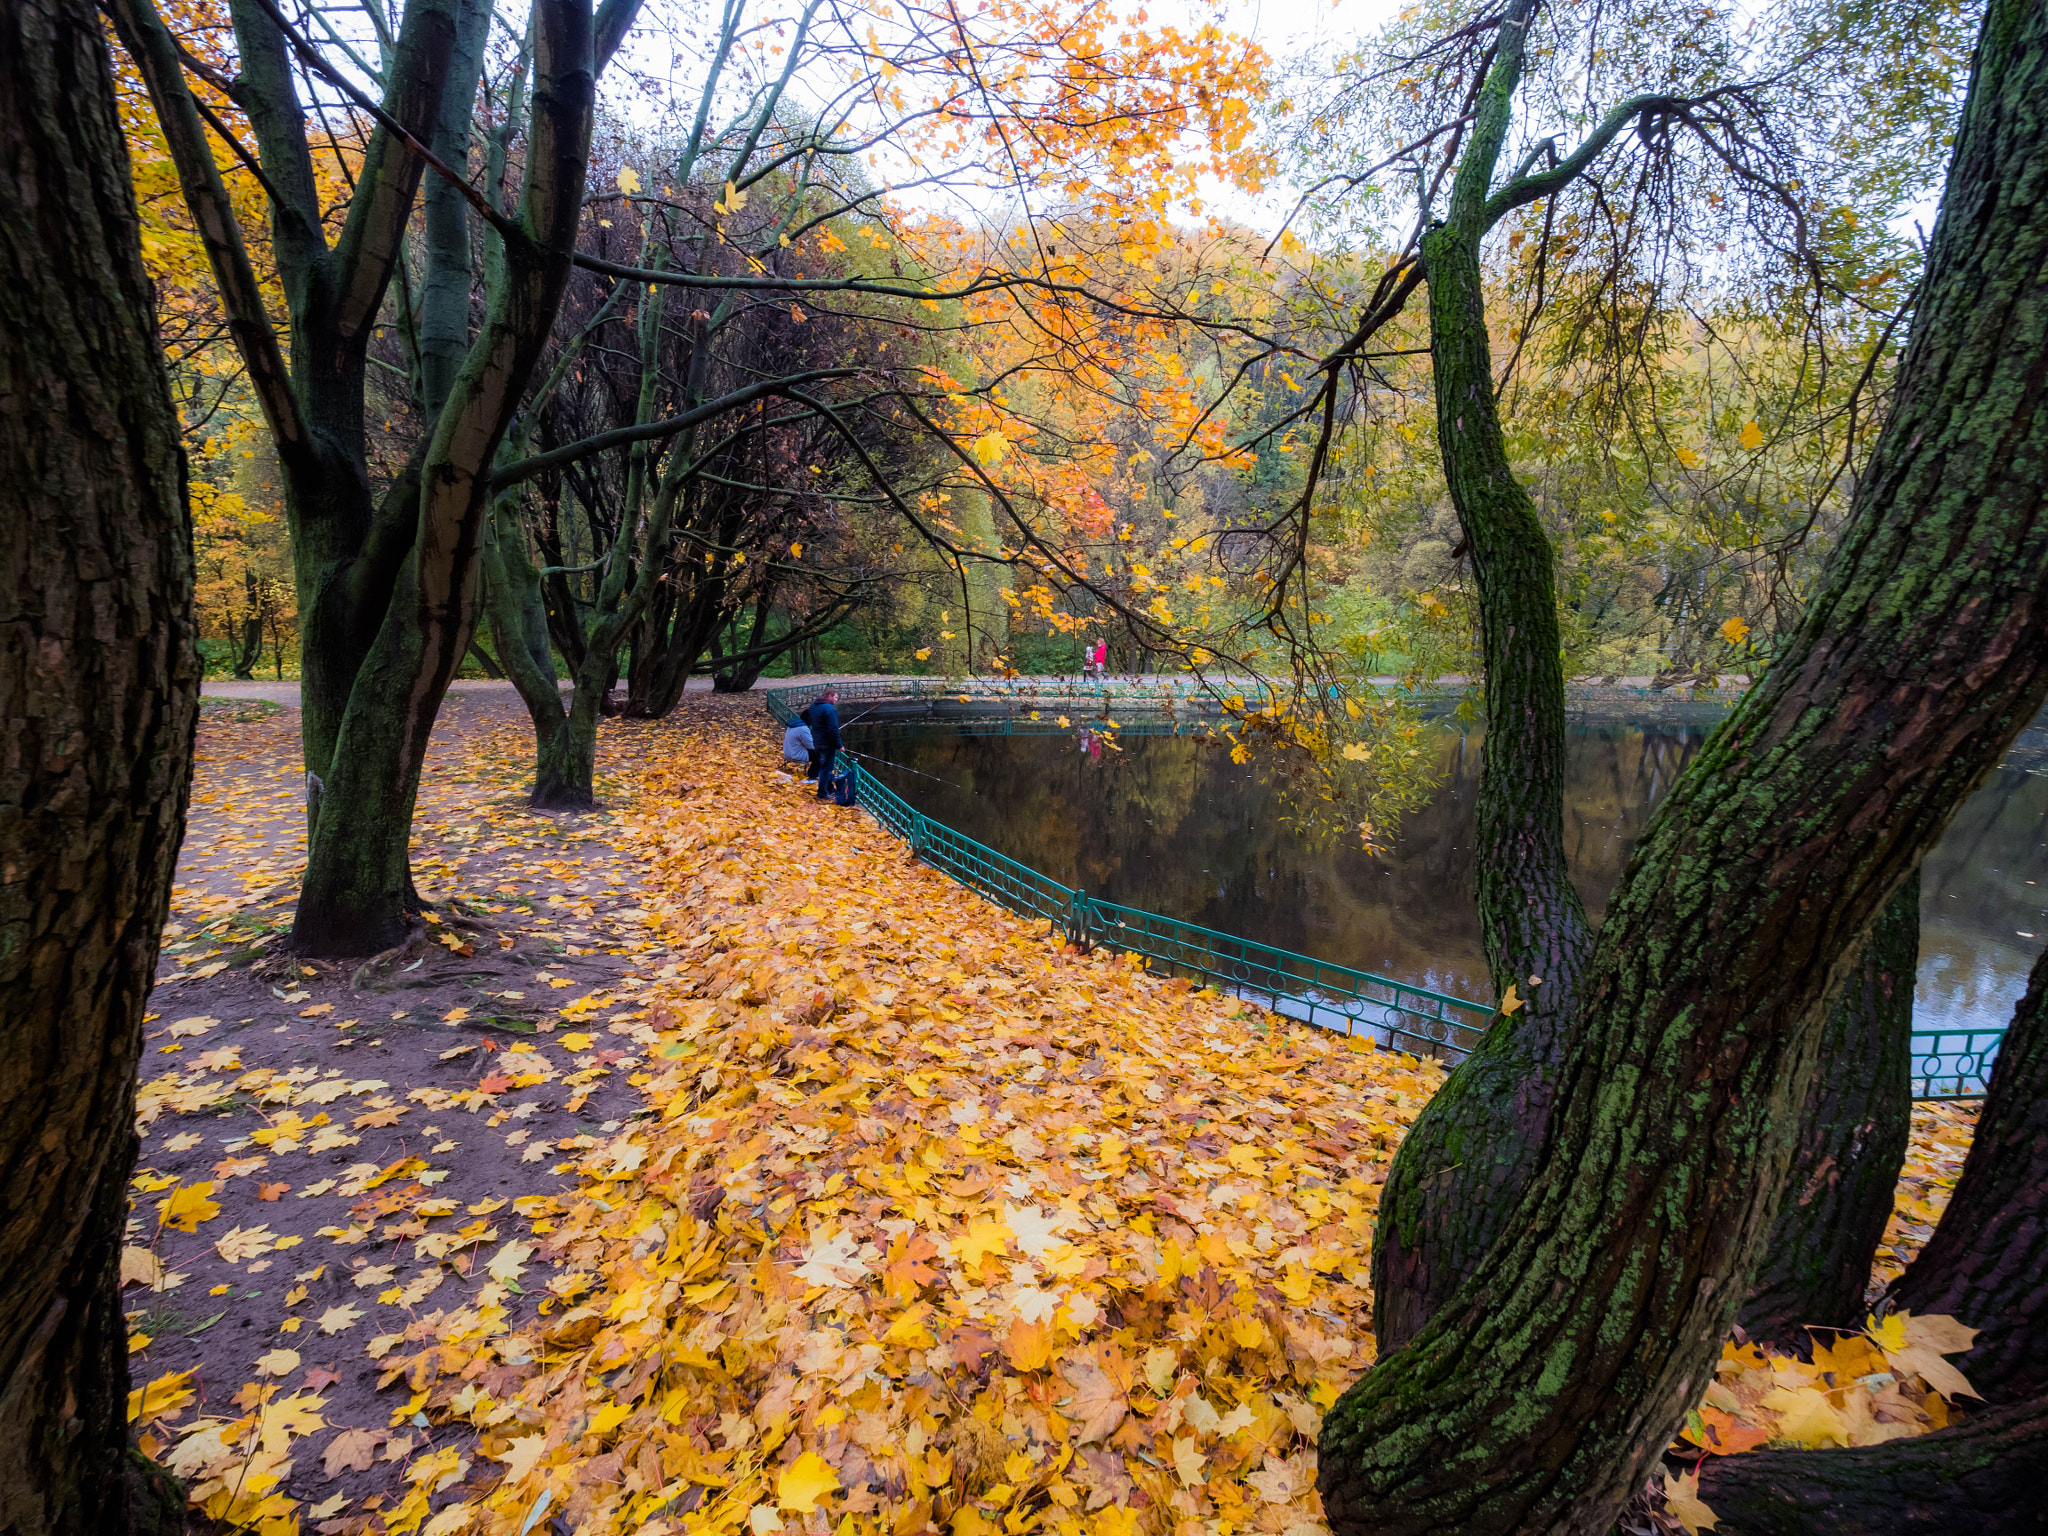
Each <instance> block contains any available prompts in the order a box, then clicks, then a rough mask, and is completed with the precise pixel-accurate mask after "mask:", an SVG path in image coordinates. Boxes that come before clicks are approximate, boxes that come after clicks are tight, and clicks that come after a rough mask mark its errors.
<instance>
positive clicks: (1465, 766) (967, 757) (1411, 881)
mask: <svg viewBox="0 0 2048 1536" xmlns="http://www.w3.org/2000/svg"><path fill="white" fill-rule="evenodd" d="M1424 739H1425V741H1426V743H1427V750H1428V751H1429V752H1430V753H1431V754H1433V757H1434V766H1435V768H1436V771H1437V772H1438V773H1439V774H1440V776H1441V777H1440V783H1439V787H1438V789H1437V791H1436V794H1435V795H1434V797H1433V798H1432V799H1431V800H1430V801H1429V802H1428V803H1427V804H1426V805H1424V806H1423V807H1422V808H1421V809H1419V810H1417V811H1415V812H1413V813H1412V814H1410V815H1409V816H1408V817H1407V818H1405V820H1404V821H1403V822H1402V824H1401V827H1400V830H1399V835H1398V836H1397V838H1396V839H1395V840H1394V843H1393V846H1392V848H1391V849H1390V851H1389V852H1388V853H1386V854H1385V855H1384V856H1379V857H1375V856H1371V855H1367V854H1365V853H1363V852H1362V851H1360V850H1359V849H1358V848H1357V847H1356V846H1355V845H1350V844H1348V843H1347V842H1345V841H1344V840H1341V839H1325V840H1322V841H1320V842H1317V841H1313V840H1311V839H1308V838H1306V837H1304V835H1303V834H1302V832H1301V830H1300V829H1299V828H1298V827H1296V826H1294V825H1291V824H1289V823H1288V822H1287V821H1285V820H1284V819H1283V818H1282V817H1281V816H1280V815H1278V814H1276V813H1275V810H1274V806H1275V804H1276V803H1277V802H1276V796H1275V793H1274V787H1273V785H1272V784H1271V783H1269V782H1267V781H1266V779H1265V777H1264V775H1262V773H1261V771H1260V767H1259V765H1258V764H1256V763H1255V764H1250V765H1240V764H1234V763H1232V762H1231V761H1230V759H1229V754H1228V753H1227V752H1222V751H1217V750H1215V749H1213V748H1209V747H1205V746H1203V745H1201V744H1200V743H1198V742H1196V741H1193V740H1190V739H1188V738H1165V737H1158V738H1142V739H1133V740H1130V741H1127V742H1125V743H1123V744H1122V748H1123V749H1122V750H1121V751H1105V752H1103V753H1102V754H1101V756H1100V759H1099V760H1098V761H1091V760H1090V759H1089V757H1088V755H1087V754H1086V753H1085V752H1084V751H1081V750H1079V748H1078V745H1077V741H1076V739H1075V738H1072V737H965V736H959V735H947V734H942V733H941V734H933V735H930V736H925V737H916V738H910V739H905V740H895V741H890V742H888V743H886V744H885V745H878V746H877V747H876V749H875V750H876V751H877V752H878V753H880V754H883V755H886V756H888V757H890V758H892V759H894V760H896V761H897V762H900V763H902V764H904V765H906V766H907V767H909V768H914V769H917V770H919V771H920V772H922V773H924V774H928V775H935V776H936V778H917V777H913V776H910V775H908V774H895V775H888V776H889V777H890V779H891V782H892V783H893V784H894V785H895V787H896V788H898V789H899V790H901V791H902V792H903V793H904V794H905V795H906V797H907V798H909V799H910V800H911V801H912V803H914V804H916V805H917V806H918V807H919V808H920V809H922V810H924V811H925V812H927V813H928V814H931V815H934V816H937V817H939V818H940V819H942V820H944V821H946V822H947V823H949V824H950V825H952V826H955V827H958V828H959V829H960V830H961V831H963V832H965V833H967V834H968V835H969V836H971V837H975V838H978V839H980V840H981V841H983V842H985V843H988V844H990V845H991V846H993V847H996V848H999V849H1001V850H1002V851H1003V852H1005V853H1007V854H1009V855H1010V856H1011V857H1013V858H1016V859H1019V860H1021V861H1023V862H1024V863H1027V864H1029V865H1031V866H1032V867H1034V868H1036V869H1040V870H1043V871H1044V872H1045V873H1047V874H1049V875H1051V876H1053V877H1054V878H1055V879H1058V880H1060V881H1062V882H1064V883H1066V884H1068V885H1073V886H1078V887H1082V888H1085V889H1086V890H1088V891H1090V892H1091V893H1093V894H1096V895H1099V896H1106V897H1108V898H1110V899H1113V900H1116V901H1121V902H1126V903H1128V904H1130V905H1132V906H1138V907H1145V908H1149V909H1151V910H1153V911H1158V912H1164V913H1168V914H1171V915H1172V916H1175V917H1182V918H1186V919H1188V920H1190V921H1193V922H1197V923H1202V924H1205V925H1207V926H1209V927H1212V928H1218V929H1221V930H1223V931H1225V932H1228V933H1237V934H1243V935H1244V936H1246V937H1248V938H1253V939H1259V940H1262V941H1264V942H1265V943H1268V944H1277V945H1279V946H1281V947H1282V948H1285V949H1292V950H1298V951H1300V952H1302V953H1304V954H1311V955H1316V956H1319V957H1321V958H1325V959H1330V960H1335V961H1338V962H1340V963H1342V964H1346V965H1353V966H1357V967H1359V968H1360V969H1363V970H1368V971H1374V972H1378V973H1380V974H1383V975H1390V976H1396V977H1400V978H1402V979H1404V980H1409V981H1414V982H1418V983H1420V984H1422V985H1425V986H1431V987H1436V988H1438V989H1440V990H1443V991H1447V992H1452V993H1456V994H1459V995H1462V996H1467V997H1474V998H1485V997H1487V996H1488V995H1489V994H1490V988H1489V985H1488V982H1487V977H1486V971H1485V966H1484V963H1483V960H1482V956H1481V950H1480V943H1479V927H1478V917H1477V914H1476V912H1475V910H1474V907H1473V900H1472V890H1473V877H1474V871H1473V867H1472V835H1471V834H1472V817H1473V804H1474V797H1475V795H1476V793H1477V789H1478V778H1479V763H1480V757H1481V754H1482V753H1483V752H1484V751H1485V747H1486V743H1485V740H1484V736H1483V733H1481V732H1479V731H1477V730H1467V731H1461V730H1457V729H1453V728H1450V727H1448V726H1437V727H1432V728H1431V729H1430V730H1429V731H1428V732H1427V733H1426V735H1425V738H1424ZM1702 739H1703V734H1702V733H1701V732H1699V731H1697V730H1688V729H1685V728H1683V727H1682V726H1651V727H1647V728H1635V727H1629V726H1621V725H1609V724H1602V725H1592V726H1587V727H1585V728H1582V729H1581V730H1579V731H1576V732H1575V733H1574V735H1573V738H1572V741H1571V744H1570V752H1571V771H1570V775H1569V780H1568V784H1569V788H1568V791H1567V795H1566V801H1565V836H1566V847H1567V850H1568V852H1569V855H1570V858H1571V861H1572V877H1573V880H1574V882H1575V883H1576V884H1577V885H1578V887H1579V891H1580V894H1581V896H1582V897H1583V898H1584V899H1585V902H1586V906H1587V910H1588V913H1589V914H1590V915H1591V916H1593V917H1594V918H1595V919H1596V920H1597V919H1598V918H1599V917H1600V916H1601V914H1602V913H1604V911H1605V909H1606V904H1607V897H1608V893H1609V892H1610V891H1611V890H1612V889H1613V887H1614V884H1615V882H1616V880H1617V879H1618V878H1619V876H1620V874H1621V870H1622V866H1623V865H1624V864H1625V863H1626V862H1627V859H1628V856H1629V852H1630V850H1631V849H1632V848H1633V847H1634V845H1635V841H1636V838H1637V837H1638V836H1639V835H1640V834H1641V832H1642V829H1643V827H1644V825H1645V824H1646V823H1647V821H1648V819H1649V816H1650V813H1651V811H1652V810H1653V809H1655V807H1656V805H1657V802H1658V801H1659V800H1660V799H1661V798H1662V797H1663V795H1664V794H1665V792H1666V791H1667V790H1668V789H1669V788H1670V786H1671V784H1672V782H1673V781H1674V780H1675V779H1676V778H1677V776H1678V775H1679V773H1681V772H1682V771H1683V770H1684V768H1685V767H1686V765H1687V764H1688V763H1689V762H1690V761H1691V759H1692V757H1693V755H1694V753H1696V752H1697V751H1698V750H1699V745H1700V742H1701V741H1702ZM885 772H886V770H885ZM938 780H945V781H947V782H945V783H941V782H938ZM2044 827H2048V779H2044V778H2042V777H2038V776H2035V775H2031V774H2027V773H2023V772H2020V771H2018V770H2015V769H2003V770H2001V771H2000V772H1999V773H1998V774H1996V775H1995V776H1994V777H1993V778H1992V779H1991V780H1990V781H1989V782H1987V784H1986V785H1985V786H1984V787H1983V788H1982V789H1981V790H1979V792H1978V793H1977V794H1976V795H1975V796H1974V797H1972V798H1971V799H1970V800H1969V801H1968V802H1967V803H1966V804H1965V805H1964V806H1963V808H1962V810H1961V812H1960V813H1959V814H1958V815H1957V817H1956V820H1955V823H1954V825H1953V826H1952V827H1951V828H1950V831H1949V834H1948V836H1947V837H1946V838H1944V839H1943V841H1942V842H1941V844H1940V845H1939V846H1938V847H1937V848H1936V850H1935V852H1934V854H1933V855H1931V856H1930V857H1929V859H1928V861H1927V865H1926V868H1925V872H1924V873H1925V880H1924V890H1925V893H1926V895H1925V904H1924V907H1923V913H1924V918H1923V928H1922V940H1921V956H1922V963H1921V968H1920V985H1919V1003H1918V1006H1919V1010H1920V1012H1921V1014H1922V1018H1921V1020H1920V1025H1921V1027H1922V1028H1935V1027H1940V1026H1941V1025H1943V1024H1954V1025H1960V1024H1962V1023H1964V1022H1969V1023H1974V1024H1977V1025H1979V1026H1981V1025H1982V1024H1984V1023H1985V1022H1987V1021H1990V1022H1998V1023H2002V1022H2003V1020H2004V1015H2005V1013H2006V1012H2007V1011H2008V1010H2009V1009H2010V1007H2011V1004H2012V1001H2013V1000H2014V999H2015V998H2016V997H2017V996H2018V995H2019V993H2020V991H2021V990H2022V989H2023V987H2024V984H2025V978H2026V972H2027V969H2028V967H2029V966H2030V965H2031V964H2032V962H2033V958H2034V956H2035V954H2037V953H2038V952H2039V949H2040V947H2041V944H2042V942H2044V941H2048V840H2044ZM2030 882H2036V883H2030ZM2023 933H2032V934H2035V935H2036V937H2035V938H2033V939H2028V938H2023V937H2021V936H2020V935H2021V934H2023Z"/></svg>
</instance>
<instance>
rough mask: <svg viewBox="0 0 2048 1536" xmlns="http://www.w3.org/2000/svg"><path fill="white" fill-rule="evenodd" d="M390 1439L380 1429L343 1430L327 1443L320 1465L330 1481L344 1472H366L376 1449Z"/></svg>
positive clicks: (373, 1458) (374, 1456)
mask: <svg viewBox="0 0 2048 1536" xmlns="http://www.w3.org/2000/svg"><path fill="white" fill-rule="evenodd" d="M390 1438H391V1436H390V1435H389V1434H388V1433H387V1432H386V1431H384V1430H381V1429H344V1430H343V1431H342V1432H341V1433H340V1434H338V1435H336V1436H335V1437H334V1438H333V1439H332V1440H330V1441H328V1442H327V1449H326V1450H325V1451H323V1452H322V1453H321V1456H320V1461H321V1464H322V1465H323V1466H325V1467H326V1469H327V1476H328V1477H329V1478H330V1479H333V1478H337V1477H339V1476H341V1474H342V1473H344V1472H367V1471H369V1470H370V1463H371V1462H373V1461H375V1460H376V1457H377V1447H378V1446H380V1445H382V1444H383V1443H384V1442H385V1441H386V1440H388V1439H390ZM408 1443H410V1442H409V1441H408Z"/></svg>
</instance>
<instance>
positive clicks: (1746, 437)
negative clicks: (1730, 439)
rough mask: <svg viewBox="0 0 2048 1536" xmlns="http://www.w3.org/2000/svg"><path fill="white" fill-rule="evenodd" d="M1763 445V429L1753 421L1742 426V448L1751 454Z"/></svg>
mask: <svg viewBox="0 0 2048 1536" xmlns="http://www.w3.org/2000/svg"><path fill="white" fill-rule="evenodd" d="M1763 445H1764V429H1763V428H1762V427H1760V426H1758V425H1757V424H1756V423H1755V422H1753V421H1748V422H1744V423H1743V424H1742V446H1743V447H1744V448H1745V449H1747V450H1748V451H1749V452H1751V453H1755V452H1756V451H1757V449H1759V448H1761V447H1763Z"/></svg>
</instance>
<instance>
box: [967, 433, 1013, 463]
mask: <svg viewBox="0 0 2048 1536" xmlns="http://www.w3.org/2000/svg"><path fill="white" fill-rule="evenodd" d="M1009 451H1010V440H1009V439H1008V438H1007V437H1005V436H1003V434H1002V433H1000V432H995V431H989V432H984V433H982V434H981V436H979V437H977V438H976V439H975V440H974V457H975V459H976V460H977V461H978V462H979V463H980V464H981V465H982V466H983V467H984V468H992V467H994V466H995V465H997V464H1000V463H1002V461H1003V455H1004V454H1006V453H1008V452H1009Z"/></svg>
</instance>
